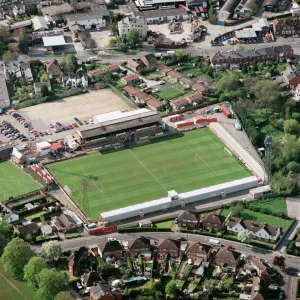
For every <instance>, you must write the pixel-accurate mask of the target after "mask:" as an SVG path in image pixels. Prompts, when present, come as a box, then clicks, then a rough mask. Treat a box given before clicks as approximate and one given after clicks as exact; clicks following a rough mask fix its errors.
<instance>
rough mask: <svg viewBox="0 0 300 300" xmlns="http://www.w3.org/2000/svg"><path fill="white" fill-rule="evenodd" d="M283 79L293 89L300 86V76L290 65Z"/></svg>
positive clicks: (284, 72)
mask: <svg viewBox="0 0 300 300" xmlns="http://www.w3.org/2000/svg"><path fill="white" fill-rule="evenodd" d="M282 78H283V80H284V82H285V83H286V84H287V85H288V86H289V87H290V88H291V89H294V88H296V87H297V85H298V84H300V74H299V73H298V72H297V71H295V70H294V69H293V67H292V66H290V65H288V66H287V68H286V69H285V70H284V71H283V74H282Z"/></svg>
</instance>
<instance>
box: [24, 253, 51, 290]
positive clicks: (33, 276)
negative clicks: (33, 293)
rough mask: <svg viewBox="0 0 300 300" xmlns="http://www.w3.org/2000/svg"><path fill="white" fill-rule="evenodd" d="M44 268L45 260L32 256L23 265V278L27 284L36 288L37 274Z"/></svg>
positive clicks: (45, 265)
mask: <svg viewBox="0 0 300 300" xmlns="http://www.w3.org/2000/svg"><path fill="white" fill-rule="evenodd" d="M46 268H47V264H46V261H45V260H44V259H43V258H42V257H39V256H34V257H32V258H31V259H30V261H29V262H28V264H27V265H26V266H25V267H24V280H25V281H26V282H27V283H28V285H30V286H32V287H34V288H36V287H37V275H38V274H39V273H40V272H41V271H42V270H43V269H46Z"/></svg>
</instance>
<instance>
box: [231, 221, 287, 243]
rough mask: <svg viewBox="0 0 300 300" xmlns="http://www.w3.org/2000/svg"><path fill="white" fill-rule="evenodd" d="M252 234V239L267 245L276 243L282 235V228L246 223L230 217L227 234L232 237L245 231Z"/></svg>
mask: <svg viewBox="0 0 300 300" xmlns="http://www.w3.org/2000/svg"><path fill="white" fill-rule="evenodd" d="M246 229H247V230H249V231H251V232H252V237H253V238H254V239H257V240H261V241H264V242H267V243H276V241H277V240H278V238H279V237H280V234H281V228H280V227H275V226H269V225H265V224H261V223H257V222H253V221H244V220H242V219H239V218H236V217H229V219H228V224H227V232H228V233H230V234H232V235H238V233H239V232H241V231H244V230H246Z"/></svg>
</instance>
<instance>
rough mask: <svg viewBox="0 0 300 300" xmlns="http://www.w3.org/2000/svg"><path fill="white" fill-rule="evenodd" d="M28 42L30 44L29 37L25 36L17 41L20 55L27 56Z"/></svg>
mask: <svg viewBox="0 0 300 300" xmlns="http://www.w3.org/2000/svg"><path fill="white" fill-rule="evenodd" d="M30 42H31V40H30V37H29V36H27V35H26V36H24V37H22V38H20V39H19V50H20V51H21V52H22V53H25V54H28V51H29V46H30Z"/></svg>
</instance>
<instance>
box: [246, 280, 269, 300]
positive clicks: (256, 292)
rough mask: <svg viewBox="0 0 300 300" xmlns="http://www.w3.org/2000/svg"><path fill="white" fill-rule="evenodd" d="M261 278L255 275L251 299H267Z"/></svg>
mask: <svg viewBox="0 0 300 300" xmlns="http://www.w3.org/2000/svg"><path fill="white" fill-rule="evenodd" d="M261 288H262V286H261V279H260V278H259V277H254V278H253V282H252V288H251V298H250V299H251V300H265V299H267V298H265V297H264V296H263V294H262V293H261Z"/></svg>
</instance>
